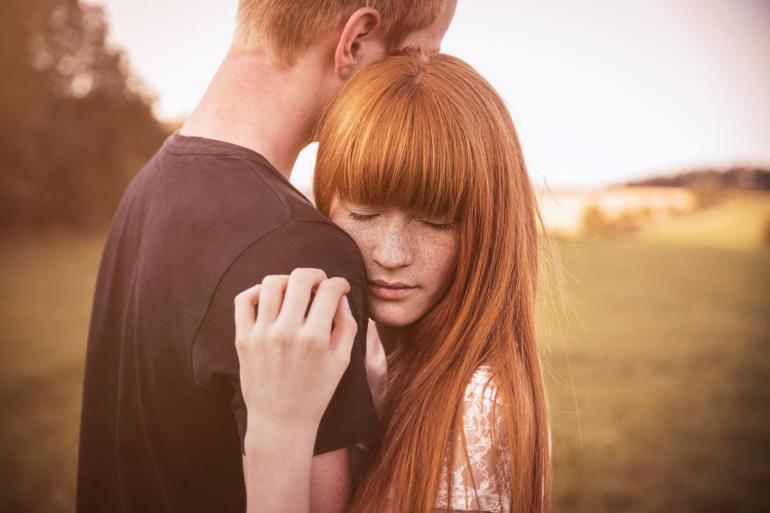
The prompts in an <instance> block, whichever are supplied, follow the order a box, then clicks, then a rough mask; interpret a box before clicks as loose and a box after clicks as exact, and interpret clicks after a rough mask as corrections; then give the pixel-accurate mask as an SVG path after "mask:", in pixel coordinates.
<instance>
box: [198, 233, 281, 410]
mask: <svg viewBox="0 0 770 513" xmlns="http://www.w3.org/2000/svg"><path fill="white" fill-rule="evenodd" d="M291 222H292V220H291V219H289V220H287V221H284V222H283V223H281V224H279V225H278V226H275V227H274V228H272V229H271V230H268V231H267V232H265V233H263V234H262V235H260V236H259V237H257V238H256V239H254V240H253V241H251V242H250V243H248V244H247V245H246V246H244V247H243V249H242V250H241V251H240V252H239V253H238V254H237V255H235V256H234V257H233V258H232V260H231V261H230V263H229V264H228V265H227V266H226V267H225V268H224V269H223V270H222V273H221V274H220V275H219V278H218V279H217V283H216V285H214V288H213V289H212V293H211V296H210V297H209V302H208V304H207V305H206V309H205V310H204V312H203V315H202V316H201V318H200V321H199V322H198V326H197V327H196V328H195V333H194V334H193V337H192V340H191V341H190V349H189V354H188V358H187V364H188V372H189V373H190V380H191V381H192V384H193V388H194V389H195V391H196V394H197V393H203V394H206V391H205V390H204V389H203V388H201V387H199V386H198V383H197V382H196V380H195V365H194V362H193V359H194V354H195V343H196V342H197V340H198V334H199V333H200V329H201V326H203V321H204V320H205V319H206V316H207V315H208V313H209V310H210V309H211V305H212V303H213V301H214V292H216V290H217V289H218V288H219V286H220V284H221V283H222V280H223V279H224V277H225V275H226V274H227V271H229V270H230V268H231V267H232V266H233V264H235V262H236V261H237V260H238V258H240V256H241V255H243V254H244V253H245V252H246V251H248V250H249V248H251V247H252V246H254V244H257V243H258V242H260V241H261V240H262V239H264V238H265V237H267V236H269V235H272V234H273V233H275V232H276V231H278V230H280V229H281V228H283V227H285V226H287V225H289V224H290V223H291ZM233 299H235V298H233ZM233 343H235V341H233ZM206 395H207V394H206ZM203 402H204V404H205V401H203Z"/></svg>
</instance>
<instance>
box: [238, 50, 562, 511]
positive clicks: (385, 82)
mask: <svg viewBox="0 0 770 513" xmlns="http://www.w3.org/2000/svg"><path fill="white" fill-rule="evenodd" d="M314 193H315V197H316V202H317V206H318V208H319V209H320V210H321V211H322V212H323V213H325V214H327V215H328V216H329V217H330V218H331V219H332V220H333V221H334V222H335V223H337V224H338V225H339V226H340V227H341V228H342V229H344V230H345V231H347V232H348V234H350V236H351V237H352V238H353V239H354V240H355V241H356V243H357V244H358V246H359V249H360V250H361V253H362V256H363V259H364V263H365V265H366V270H367V275H368V279H369V302H370V309H371V317H372V318H373V319H374V321H375V322H376V332H375V330H374V328H373V327H371V326H370V331H371V332H372V333H371V334H370V335H371V336H370V339H371V340H374V341H375V342H376V338H372V337H374V336H376V333H377V332H378V333H379V335H380V337H381V338H382V342H383V344H384V346H385V348H386V350H387V351H386V352H387V366H388V376H387V380H383V379H379V378H380V377H382V375H383V373H384V372H383V370H382V368H383V367H384V365H382V364H380V365H379V366H378V365H377V364H376V360H377V355H378V354H382V353H378V351H377V350H376V349H377V345H376V344H373V345H372V347H373V348H374V350H372V349H369V350H368V352H369V355H367V359H368V360H369V367H370V384H371V385H372V388H373V396H374V398H375V402H376V403H377V404H378V406H379V408H378V409H379V410H381V412H382V424H383V433H382V436H381V438H380V439H379V440H378V442H377V443H376V444H375V446H374V447H373V448H372V449H371V453H370V457H369V466H368V471H367V472H366V474H365V475H364V478H363V480H362V482H361V484H360V486H359V487H358V489H357V491H356V494H355V496H354V499H353V502H352V504H351V507H350V511H353V512H362V513H363V512H367V513H374V512H378V513H381V512H389V513H407V512H409V513H413V512H431V511H435V510H439V511H447V510H449V511H488V512H508V511H515V512H517V513H518V512H522V513H525V512H526V513H529V512H533V513H534V512H537V513H540V512H546V511H548V509H549V503H550V500H549V499H550V489H551V483H550V446H549V430H548V419H547V410H546V400H545V393H544V387H543V379H542V373H541V365H540V360H539V356H538V348H537V344H536V340H535V328H534V319H533V316H534V315H533V304H534V298H535V283H536V274H537V254H538V248H537V226H538V221H539V215H538V212H537V205H536V201H535V197H534V194H533V190H532V187H531V184H530V181H529V178H528V175H527V171H526V167H525V165H524V158H523V155H522V151H521V148H520V145H519V141H518V137H517V135H516V131H515V129H514V125H513V122H512V120H511V118H510V115H509V113H508V110H507V109H506V107H505V105H504V103H503V101H502V100H501V98H500V97H499V95H498V94H497V93H496V92H495V91H494V89H493V88H492V87H491V86H490V85H489V84H488V83H487V82H486V81H485V80H484V79H483V78H482V77H481V76H480V75H479V74H478V73H477V72H476V71H475V70H473V69H472V68H471V67H470V66H469V65H468V64H466V63H464V62H463V61H461V60H459V59H457V58H454V57H450V56H447V55H432V56H428V55H426V54H424V53H421V52H418V51H413V50H407V51H402V52H399V53H397V54H395V55H393V56H391V57H389V58H387V59H385V60H384V61H382V62H380V63H378V64H374V65H372V66H370V67H368V68H366V69H364V70H363V71H361V72H360V73H359V74H358V75H357V76H355V77H354V78H353V79H352V80H351V81H350V82H349V83H348V85H347V86H345V88H344V89H343V91H342V92H341V94H340V95H339V96H338V98H337V99H336V100H335V101H334V103H333V104H332V105H331V106H330V108H329V110H328V112H327V113H326V115H325V117H324V120H323V123H322V126H321V127H320V131H319V150H318V157H317V164H316V171H315V186H314ZM318 272H320V271H318ZM273 279H274V278H273ZM263 283H264V282H263ZM283 283H284V285H283V287H279V288H280V289H281V290H280V293H281V294H282V293H283V290H287V293H286V295H285V299H284V298H283V296H282V295H281V296H280V297H278V298H277V299H276V298H275V297H267V296H265V295H263V296H262V297H260V287H259V286H257V287H255V288H253V289H250V290H249V291H246V292H244V293H243V294H242V295H241V296H239V300H238V301H240V304H241V305H242V307H241V308H239V309H237V311H236V321H237V322H236V323H237V325H239V326H240V328H239V330H238V335H237V345H238V350H239V358H240V359H241V376H242V384H243V388H244V390H243V392H244V397H245V399H246V402H247V406H248V410H249V416H250V418H249V420H250V423H249V428H248V433H247V458H248V457H249V453H248V447H250V445H249V440H251V441H252V442H254V441H255V440H258V442H255V443H254V446H256V449H255V450H256V451H257V452H259V451H260V450H261V449H260V447H261V448H264V447H265V446H266V445H267V444H269V443H273V442H276V443H278V442H277V441H279V440H280V439H281V438H282V437H285V436H286V434H285V433H286V432H285V431H284V433H283V434H281V433H276V431H278V430H276V429H268V428H269V427H270V426H275V425H280V426H284V425H291V426H299V427H296V429H295V428H294V427H293V428H292V429H293V431H292V435H293V436H300V438H302V436H304V437H305V438H309V439H310V442H312V436H313V435H314V434H315V428H317V422H318V420H320V415H321V414H322V413H323V409H324V407H325V406H326V404H327V402H328V400H329V398H330V397H331V393H332V392H333V390H334V386H335V385H336V380H338V379H339V378H340V376H341V374H342V372H343V371H344V369H345V365H346V360H345V358H344V354H345V353H346V352H347V353H349V347H350V345H349V344H350V343H351V342H350V340H352V335H350V331H351V330H350V316H349V313H348V311H347V309H346V307H345V304H344V300H343V301H342V302H340V303H339V308H338V303H337V300H338V299H339V298H340V297H341V295H342V294H344V293H345V291H346V288H345V287H346V284H345V283H343V281H340V280H338V279H337V280H334V279H332V280H329V279H326V277H325V276H321V275H319V274H317V275H316V279H315V281H313V286H318V288H317V289H316V290H317V292H316V295H315V298H314V299H313V301H312V303H313V304H312V305H310V311H309V313H308V315H307V317H306V320H305V321H306V322H307V323H308V324H310V321H311V320H312V321H313V323H312V325H313V326H314V327H315V332H316V336H315V337H309V336H307V334H308V329H307V328H305V329H304V330H303V329H301V327H300V328H298V329H297V330H295V331H294V332H291V333H293V334H294V335H292V336H290V337H289V338H292V337H294V339H296V340H295V341H294V342H293V343H287V342H286V338H287V336H286V333H288V332H283V335H282V336H278V337H275V336H271V334H272V335H274V334H275V333H277V332H278V331H280V330H276V329H274V330H272V331H270V329H269V328H270V326H271V322H274V319H263V320H262V321H260V319H259V316H261V315H262V311H261V309H260V313H259V315H258V316H257V318H256V319H255V314H254V308H253V305H254V304H256V303H257V302H262V301H270V302H272V303H277V304H278V305H281V301H283V304H282V306H280V308H281V311H283V310H284V309H287V310H288V309H293V310H294V311H302V312H307V311H308V310H307V305H308V304H309V303H310V302H311V301H310V291H309V290H308V291H307V293H306V294H294V293H292V294H289V293H288V289H290V288H291V287H292V286H291V285H290V281H289V280H288V278H287V279H285V281H284V282H283ZM272 290H275V287H273V289H272ZM271 294H273V293H272V292H271ZM324 305H325V306H324ZM303 308H305V309H304V310H303ZM321 318H324V319H325V321H323V322H321V321H319V319H321ZM305 321H299V322H300V324H301V323H302V322H305ZM256 326H261V328H260V329H255V327H256ZM298 326H299V325H298ZM319 326H323V327H324V328H323V329H320V328H319ZM353 331H354V330H353ZM303 344H304V345H303ZM287 347H291V348H294V349H292V352H291V353H289V352H288V351H287V350H285V348H287ZM271 348H272V349H271ZM276 348H278V349H280V348H284V350H278V349H276ZM308 348H312V350H311V349H308ZM303 351H304V352H303ZM340 355H343V356H340ZM287 366H290V368H291V369H293V370H292V372H282V373H281V374H282V375H281V376H276V375H275V374H276V373H275V371H273V372H272V373H270V372H268V371H267V370H266V369H268V368H272V369H284V370H285V369H286V368H287ZM378 367H379V369H380V370H379V371H378V370H377V368H378ZM302 373H305V374H304V375H302ZM291 374H294V376H292V375H291ZM298 375H302V377H298ZM384 381H387V384H386V386H381V385H380V384H378V382H384ZM292 387H293V388H292ZM308 387H313V394H308V393H307V390H308ZM252 412H254V416H253V417H252ZM252 418H254V419H255V421H254V422H255V423H257V422H259V423H260V424H258V425H256V427H255V428H254V429H252V423H251V419H252ZM256 419H259V420H256ZM265 419H270V421H269V422H268V426H267V427H265V426H266V424H265V423H266V422H267V421H266V420H265ZM314 422H315V425H313V423H314ZM298 433H302V435H298ZM285 445H286V446H289V445H290V444H285ZM311 449H312V444H311ZM287 450H288V451H290V452H291V454H292V456H290V457H287V456H286V454H285V453H282V462H283V463H285V464H283V465H277V467H273V468H271V471H270V472H271V479H278V481H279V484H278V487H279V488H280V487H287V488H291V487H292V486H296V485H297V483H300V482H302V481H298V480H297V479H298V478H297V477H296V476H297V475H304V474H303V473H305V472H307V470H306V468H309V466H310V453H309V452H308V451H307V449H306V448H305V449H304V452H303V449H301V448H297V447H292V448H289V449H287ZM264 456H265V455H264V453H263V455H262V457H264ZM281 476H282V477H281ZM263 477H264V476H263ZM273 482H275V481H273ZM247 487H251V488H249V493H252V491H253V490H255V488H254V487H257V488H258V489H259V490H260V491H259V492H256V491H255V492H254V493H260V494H262V493H268V494H275V493H280V491H278V490H276V488H275V486H268V485H267V484H265V481H264V480H263V479H257V478H256V477H254V478H253V476H248V477H247ZM294 493H296V490H295V491H294Z"/></svg>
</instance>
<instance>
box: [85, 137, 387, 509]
mask: <svg viewBox="0 0 770 513" xmlns="http://www.w3.org/2000/svg"><path fill="white" fill-rule="evenodd" d="M297 267H316V268H321V269H323V270H325V271H326V272H327V274H328V275H329V276H343V277H345V278H347V279H348V281H349V282H350V284H351V292H350V294H349V298H350V304H351V308H352V310H353V314H354V316H355V318H356V320H357V321H358V334H357V337H356V343H355V344H354V348H353V353H352V357H351V364H350V366H349V368H348V369H347V371H346V372H345V374H344V376H343V378H342V380H341V382H340V384H339V387H338V388H337V391H336V392H335V394H334V397H333V398H332V401H331V403H330V405H329V407H328V409H327V410H326V413H325V414H324V417H323V420H322V422H321V426H320V428H319V431H318V435H317V439H316V446H315V452H316V454H319V453H323V452H328V451H332V450H336V449H340V448H343V447H350V446H353V445H355V444H357V443H366V442H369V441H371V440H372V439H373V438H374V437H375V436H376V434H377V433H378V430H379V425H378V421H377V416H376V412H375V410H374V407H373V405H372V399H371V394H370V392H369V387H368V386H367V382H366V371H365V368H364V362H363V353H364V349H365V336H366V326H367V312H366V305H365V290H366V289H365V287H366V277H365V270H364V267H363V262H362V260H361V256H360V254H359V252H358V249H357V248H356V246H355V243H354V242H353V240H352V239H350V237H348V236H347V234H346V233H345V232H343V231H342V230H340V229H339V228H338V227H337V226H335V225H334V224H333V223H332V222H331V221H329V219H327V218H326V217H324V216H323V215H322V214H320V213H319V212H318V211H317V210H316V209H315V208H314V207H313V206H312V205H311V204H310V202H309V201H308V200H307V199H306V198H305V197H304V196H302V194H300V193H299V192H298V191H297V190H296V189H294V188H293V187H292V186H291V184H290V183H289V182H288V181H287V180H286V179H285V178H284V177H283V176H282V175H280V173H279V172H278V171H276V170H275V169H274V168H273V167H272V166H271V165H270V164H269V163H268V162H267V160H265V159H264V158H263V157H262V156H261V155H259V154H257V153H255V152H253V151H251V150H248V149H246V148H243V147H240V146H236V145H233V144H228V143H224V142H221V141H214V140H210V139H204V138H198V137H185V136H181V135H178V134H176V135H172V136H171V137H169V139H168V140H167V141H166V142H165V144H164V145H163V147H162V148H161V149H160V151H159V152H158V153H157V154H156V155H155V156H154V157H153V158H152V160H150V162H149V163H148V164H147V165H146V166H145V167H144V169H142V171H141V172H140V173H139V174H138V175H137V176H136V177H135V179H134V180H133V182H132V183H131V185H130V186H129V188H128V190H127V192H126V194H125V195H124V197H123V200H122V201H121V204H120V206H119V207H118V211H117V213H116V215H115V218H114V220H113V224H112V227H111V230H110V234H109V237H108V240H107V244H106V247H105V250H104V255H103V257H102V262H101V267H100V270H99V277H98V282H97V286H96V293H95V298H94V306H93V313H92V318H91V327H90V333H89V340H88V354H87V359H86V376H85V393H84V398H83V417H82V425H81V433H80V461H79V469H78V497H77V510H78V512H80V513H86V512H88V513H91V512H111V513H112V512H119V511H123V512H141V513H148V512H154V511H165V512H175V511H184V512H186V513H188V512H196V511H201V512H204V511H205V512H211V511H217V512H220V513H222V512H237V513H242V512H243V511H244V507H245V492H244V483H243V471H242V460H241V457H242V441H243V435H244V433H245V429H246V411H245V405H244V402H243V397H242V395H241V392H240V384H239V379H238V375H239V371H238V369H239V367H238V358H237V354H236V352H235V345H234V331H235V328H234V320H233V299H234V298H235V296H236V294H238V293H239V292H241V291H243V290H245V289H247V288H249V287H251V286H253V285H255V284H257V283H259V282H260V281H262V278H263V277H264V276H266V275H268V274H288V273H289V272H291V271H292V270H293V269H294V268H297ZM265 464H267V465H269V464H272V462H265Z"/></svg>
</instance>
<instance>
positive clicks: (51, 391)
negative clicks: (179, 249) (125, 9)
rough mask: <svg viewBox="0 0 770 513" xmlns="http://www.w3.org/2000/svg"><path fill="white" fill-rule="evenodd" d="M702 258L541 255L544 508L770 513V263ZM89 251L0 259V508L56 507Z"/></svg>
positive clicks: (609, 243)
mask: <svg viewBox="0 0 770 513" xmlns="http://www.w3.org/2000/svg"><path fill="white" fill-rule="evenodd" d="M712 215H713V214H712ZM717 217H718V216H717ZM705 224H706V225H708V224H709V223H705ZM709 246H719V244H715V245H713V244H712V245H709V244H695V245H692V244H687V245H685V244H668V243H666V240H665V238H660V239H655V238H654V237H651V236H650V235H649V234H648V233H640V234H639V235H636V236H633V237H627V238H624V239H615V240H603V241H602V240H597V241H590V242H563V243H560V244H559V245H558V250H559V254H560V255H561V258H562V260H563V266H564V269H565V271H566V279H565V284H564V296H565V297H566V299H567V301H568V303H569V304H571V305H572V306H571V308H570V309H567V310H563V309H557V311H556V312H554V311H553V309H552V308H550V307H548V308H542V309H541V311H540V320H541V325H542V335H541V340H542V341H543V344H544V346H545V347H546V349H547V357H546V362H545V365H546V368H547V371H548V373H549V379H548V389H549V397H550V401H551V413H552V423H553V434H554V454H555V457H554V467H555V499H556V504H555V511H556V512H563V513H582V512H586V513H587V512H591V513H601V512H608V513H609V512H612V513H617V512H624V513H626V512H663V511H666V512H668V511H677V512H680V513H686V512H715V513H716V512H754V511H770V459H769V456H770V452H768V451H769V449H770V408H769V407H768V406H770V387H768V384H770V350H769V349H770V348H768V344H770V320H769V319H770V294H768V284H770V250H768V249H767V247H764V248H763V247H761V246H759V245H746V244H737V245H736V244H733V245H730V244H727V245H726V246H729V247H709ZM100 247H101V240H100V238H99V237H88V236H72V235H70V236H59V237H54V236H50V237H45V238H40V239H36V240H27V241H25V242H17V243H13V244H10V243H5V244H3V245H0V334H1V335H2V337H1V338H0V404H1V405H2V409H3V413H2V423H1V424H0V477H1V478H0V511H3V512H5V511H8V512H18V513H24V512H36V513H37V512H41V513H42V512H46V513H56V512H66V511H71V510H72V508H73V490H74V471H75V460H76V446H77V430H78V419H79V401H80V389H81V386H82V366H83V355H84V347H85V339H86V333H87V323H88V315H89V310H90V301H91V294H92V289H93V284H94V278H95V272H96V268H97V265H98V258H99V252H100ZM545 303H548V304H550V303H549V302H548V301H545Z"/></svg>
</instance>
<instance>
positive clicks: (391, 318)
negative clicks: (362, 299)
mask: <svg viewBox="0 0 770 513" xmlns="http://www.w3.org/2000/svg"><path fill="white" fill-rule="evenodd" d="M369 313H370V315H371V317H372V319H374V321H375V322H377V323H379V324H383V325H385V326H390V327H392V328H401V327H404V326H408V325H410V324H412V323H413V322H415V321H417V320H418V319H419V318H420V317H422V314H423V312H422V311H419V312H416V311H410V310H409V309H408V307H406V306H400V305H392V304H391V305H387V304H386V305H383V304H381V302H372V304H371V305H370V312H369Z"/></svg>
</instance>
